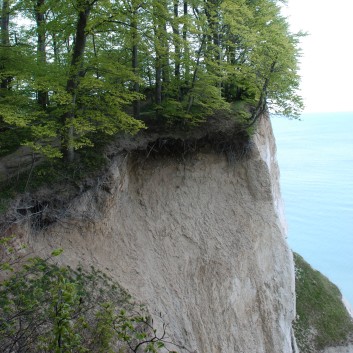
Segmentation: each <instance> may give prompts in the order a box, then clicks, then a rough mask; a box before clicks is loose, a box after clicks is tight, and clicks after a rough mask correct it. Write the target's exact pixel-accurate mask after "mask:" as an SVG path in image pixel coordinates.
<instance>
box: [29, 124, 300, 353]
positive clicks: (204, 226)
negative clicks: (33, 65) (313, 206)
mask: <svg viewBox="0 0 353 353" xmlns="http://www.w3.org/2000/svg"><path fill="white" fill-rule="evenodd" d="M275 149H276V148H275V141H274V137H273V134H272V129H271V125H270V121H269V119H268V118H266V117H264V118H262V120H261V121H260V123H259V126H258V131H257V133H256V135H255V137H254V149H253V152H252V154H251V156H250V158H248V159H246V160H243V161H240V162H237V163H235V164H229V163H228V161H227V159H226V157H225V156H224V155H222V154H218V153H215V152H212V150H211V149H210V150H205V149H204V150H202V151H200V152H195V153H194V154H192V155H189V156H187V157H186V158H185V159H184V160H182V159H178V158H174V157H172V156H165V155H164V156H161V157H159V158H158V157H155V156H154V157H151V158H145V159H141V158H140V157H139V158H137V157H133V156H130V155H126V156H120V157H117V158H116V159H115V161H114V163H113V164H112V166H111V168H110V173H109V175H107V176H106V179H105V180H104V182H103V183H102V188H98V189H96V190H90V191H88V192H86V193H85V194H83V195H82V196H81V197H80V198H79V199H76V200H74V202H73V203H72V205H70V207H71V210H72V212H71V215H75V216H72V217H71V218H68V219H66V220H63V221H61V222H58V223H56V224H54V225H52V226H51V227H50V228H48V229H46V230H45V231H42V232H40V233H36V234H32V235H31V236H30V239H29V241H30V244H31V246H32V248H33V249H34V250H35V252H37V253H40V254H44V253H48V252H49V251H51V250H52V249H53V248H57V247H62V248H63V249H64V254H63V256H62V261H63V262H65V263H69V264H71V265H73V266H75V265H78V264H83V265H85V266H88V265H91V264H92V265H94V266H96V267H98V268H99V269H101V270H103V271H105V272H107V273H109V274H110V275H111V276H112V277H113V278H114V279H115V280H117V281H118V282H119V283H120V284H121V285H122V286H123V287H124V288H126V289H127V290H128V291H129V292H130V293H131V294H132V296H133V297H134V298H135V299H136V300H138V301H140V302H142V303H145V304H146V305H147V307H148V309H149V312H150V313H152V314H158V315H160V314H161V316H162V319H163V321H164V322H165V323H167V324H168V336H169V337H170V340H171V341H173V342H175V343H177V344H180V345H183V346H185V347H186V348H187V349H188V350H189V351H190V352H197V353H235V352H239V353H265V352H266V353H291V352H293V350H294V348H293V346H295V343H294V342H292V328H291V323H292V320H293V318H294V316H295V297H294V266H293V262H292V254H291V252H290V251H289V249H288V245H287V242H286V239H285V233H286V231H285V223H284V218H283V208H282V201H281V195H280V191H279V181H278V179H279V170H278V166H277V162H276V153H275ZM170 348H173V347H172V346H171V347H170ZM173 349H174V350H177V351H179V352H184V350H183V349H180V348H176V347H174V348H173Z"/></svg>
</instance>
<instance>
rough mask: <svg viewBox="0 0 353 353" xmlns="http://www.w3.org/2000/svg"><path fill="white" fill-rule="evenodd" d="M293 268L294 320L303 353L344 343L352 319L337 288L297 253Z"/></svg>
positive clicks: (350, 331)
mask: <svg viewBox="0 0 353 353" xmlns="http://www.w3.org/2000/svg"><path fill="white" fill-rule="evenodd" d="M294 259H295V268H296V296H297V319H296V321H295V323H294V331H295V336H296V339H297V343H298V346H299V349H300V351H301V352H303V353H311V352H317V351H318V350H322V349H324V348H325V347H330V346H338V345H342V344H345V343H347V341H348V339H349V337H350V335H352V334H353V321H352V318H351V317H350V315H349V314H348V312H347V310H346V308H345V307H344V305H343V303H342V295H341V293H340V291H339V289H338V288H337V287H336V286H335V285H334V284H333V283H331V282H330V281H329V280H328V279H327V278H326V277H325V276H323V275H322V274H321V273H320V272H318V271H315V270H314V269H313V268H312V267H311V266H310V265H309V264H308V263H307V262H305V261H304V259H303V258H302V257H301V256H299V255H298V254H294Z"/></svg>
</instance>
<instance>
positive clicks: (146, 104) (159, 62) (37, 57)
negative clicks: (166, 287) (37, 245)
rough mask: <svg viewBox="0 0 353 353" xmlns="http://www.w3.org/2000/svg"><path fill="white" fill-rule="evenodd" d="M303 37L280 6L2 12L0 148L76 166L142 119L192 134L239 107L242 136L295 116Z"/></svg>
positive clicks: (93, 1)
mask: <svg viewBox="0 0 353 353" xmlns="http://www.w3.org/2000/svg"><path fill="white" fill-rule="evenodd" d="M11 19H12V21H11ZM20 19H26V25H25V26H21V25H20V21H19V20H20ZM300 35H301V34H300V33H299V34H293V33H291V32H290V31H289V29H288V25H287V23H286V20H285V18H283V17H282V16H281V14H280V10H279V6H278V5H277V1H275V0H194V1H193V2H188V1H184V2H183V3H180V2H179V1H176V0H173V1H172V0H163V1H162V2H160V1H156V0H147V1H143V2H142V1H139V0H134V1H132V2H128V1H120V2H118V1H115V0H75V1H68V0H63V1H61V2H60V4H59V3H58V2H57V1H54V0H12V1H9V0H4V1H3V2H2V21H1V43H2V44H1V47H0V76H1V77H0V79H1V82H0V84H1V94H0V100H1V102H0V103H1V105H0V129H1V131H4V132H5V131H6V136H7V135H8V137H6V139H4V142H2V145H4V146H5V147H6V146H8V147H6V150H10V148H9V140H11V138H9V137H10V136H14V135H15V133H14V131H17V132H19V131H22V132H23V136H24V137H23V138H22V137H21V138H20V139H18V138H16V139H15V138H13V140H14V141H17V142H16V143H17V144H26V145H28V146H30V147H31V148H32V149H34V151H35V152H39V153H42V154H45V155H46V156H48V157H60V156H64V157H65V158H66V159H67V161H70V162H72V161H73V160H74V159H75V154H76V152H75V151H77V150H80V149H82V148H88V147H91V146H94V144H95V142H96V141H99V140H100V139H101V138H102V137H103V136H109V135H110V136H114V135H115V134H117V133H118V132H125V133H132V134H133V133H136V132H137V131H139V130H140V129H143V128H145V125H144V123H143V122H142V121H141V120H139V119H144V120H147V121H148V120H150V119H154V118H155V117H156V116H157V117H158V119H157V120H156V121H157V123H160V124H162V125H163V124H164V125H165V124H182V125H185V126H188V125H196V124H199V123H201V122H202V121H204V120H205V119H206V118H207V117H208V116H211V115H212V114H215V113H216V112H218V111H223V112H226V113H227V114H231V112H232V109H233V108H234V106H239V104H238V103H241V105H242V106H243V107H244V109H243V110H242V111H241V112H240V115H241V119H240V120H242V121H243V120H244V119H245V121H243V122H244V128H245V127H246V126H247V125H249V124H253V123H254V122H255V121H256V120H257V117H258V116H260V114H261V113H262V112H264V111H265V110H266V109H270V111H273V112H275V113H281V114H284V115H289V116H296V115H297V114H298V112H299V111H300V109H301V108H302V101H301V98H300V97H299V96H298V94H297V89H298V85H299V76H298V73H297V71H298V67H297V63H298V57H299V54H300V52H299V49H298V44H299V39H300ZM233 110H234V109H233ZM238 114H239V111H238ZM17 135H21V134H17ZM1 138H2V137H1Z"/></svg>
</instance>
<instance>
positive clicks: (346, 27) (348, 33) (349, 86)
mask: <svg viewBox="0 0 353 353" xmlns="http://www.w3.org/2000/svg"><path fill="white" fill-rule="evenodd" d="M283 13H284V15H285V16H287V17H288V20H289V22H290V24H291V29H292V31H298V30H303V31H306V32H308V33H309V35H308V36H307V37H305V38H303V39H302V44H301V47H302V49H303V56H302V58H301V59H300V61H301V70H300V74H301V76H302V79H301V94H302V96H303V98H304V102H305V106H306V108H305V112H339V111H349V112H353V1H352V0H335V1H332V0H288V5H287V6H286V7H285V9H284V11H283Z"/></svg>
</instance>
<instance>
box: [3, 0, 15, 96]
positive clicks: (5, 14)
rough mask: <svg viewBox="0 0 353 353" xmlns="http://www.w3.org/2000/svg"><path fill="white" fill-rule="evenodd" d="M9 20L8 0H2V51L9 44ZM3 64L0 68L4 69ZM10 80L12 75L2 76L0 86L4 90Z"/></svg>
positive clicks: (7, 87) (4, 58)
mask: <svg viewBox="0 0 353 353" xmlns="http://www.w3.org/2000/svg"><path fill="white" fill-rule="evenodd" d="M9 22H10V3H9V0H3V2H2V8H1V46H2V47H3V48H2V49H3V51H6V49H7V48H8V47H9V46H10V35H9ZM1 60H4V61H6V60H7V58H6V55H5V57H2V58H1ZM4 69H5V66H4V64H1V66H0V70H4ZM11 81H12V77H10V76H9V77H3V78H2V79H1V81H0V88H1V89H4V90H8V89H9V85H10V83H11Z"/></svg>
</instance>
